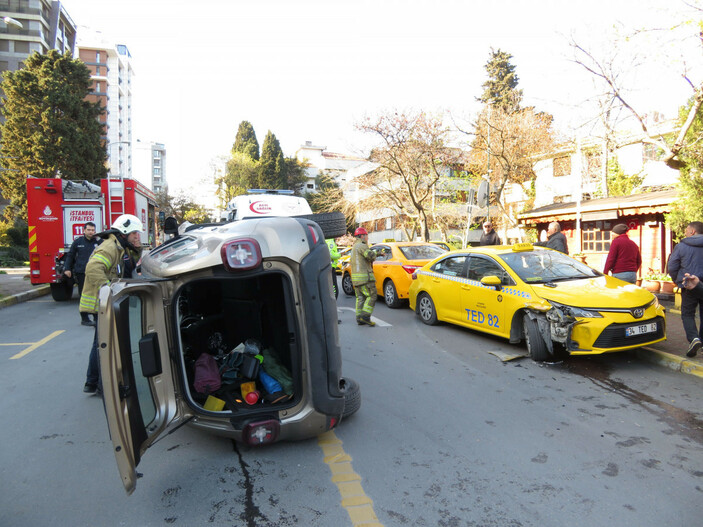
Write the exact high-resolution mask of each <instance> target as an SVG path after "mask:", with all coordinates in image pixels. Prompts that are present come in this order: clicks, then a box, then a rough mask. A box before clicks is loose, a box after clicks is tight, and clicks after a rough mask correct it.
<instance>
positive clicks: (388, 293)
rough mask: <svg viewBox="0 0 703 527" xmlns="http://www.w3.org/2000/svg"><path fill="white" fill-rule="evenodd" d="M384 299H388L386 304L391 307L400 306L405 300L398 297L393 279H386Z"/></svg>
mask: <svg viewBox="0 0 703 527" xmlns="http://www.w3.org/2000/svg"><path fill="white" fill-rule="evenodd" d="M383 299H384V300H385V301H386V305H387V306H388V307H390V308H391V309H397V308H399V307H400V306H401V305H402V303H403V301H402V300H401V299H400V298H398V291H397V290H396V288H395V284H394V283H393V280H386V282H385V283H384V284H383Z"/></svg>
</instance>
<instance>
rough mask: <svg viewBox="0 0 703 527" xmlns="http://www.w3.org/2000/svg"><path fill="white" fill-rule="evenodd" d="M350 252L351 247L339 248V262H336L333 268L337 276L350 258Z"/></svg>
mask: <svg viewBox="0 0 703 527" xmlns="http://www.w3.org/2000/svg"><path fill="white" fill-rule="evenodd" d="M351 250H352V248H351V247H340V248H339V260H337V264H336V265H335V267H334V270H335V271H336V272H337V274H341V272H342V268H343V267H344V264H346V263H347V262H348V261H349V257H350V256H351Z"/></svg>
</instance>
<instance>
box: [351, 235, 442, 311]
mask: <svg viewBox="0 0 703 527" xmlns="http://www.w3.org/2000/svg"><path fill="white" fill-rule="evenodd" d="M371 250H372V251H375V252H376V260H375V261H374V263H373V274H374V277H375V278H376V291H377V293H378V295H379V296H382V297H383V299H384V300H385V302H386V305H387V306H388V307H391V308H397V307H400V306H401V305H403V303H404V300H406V299H407V298H408V288H409V287H410V283H411V282H412V278H411V276H412V274H413V272H415V270H417V269H419V268H420V267H422V266H423V265H425V264H426V263H427V262H429V261H430V260H432V259H433V258H436V257H437V256H439V255H442V254H444V253H446V252H447V251H446V250H444V249H442V248H441V247H438V246H437V245H435V244H433V243H425V242H387V243H378V244H376V245H373V246H371ZM342 290H343V291H344V292H345V293H346V294H347V295H349V296H353V295H354V286H353V285H352V281H351V266H350V264H349V262H347V263H346V264H345V266H344V267H343V268H342Z"/></svg>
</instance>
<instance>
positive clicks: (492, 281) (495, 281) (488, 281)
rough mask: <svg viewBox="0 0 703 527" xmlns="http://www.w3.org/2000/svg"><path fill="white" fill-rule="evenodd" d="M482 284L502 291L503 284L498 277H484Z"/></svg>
mask: <svg viewBox="0 0 703 527" xmlns="http://www.w3.org/2000/svg"><path fill="white" fill-rule="evenodd" d="M481 283H482V284H483V285H489V286H493V287H495V288H496V291H500V286H501V284H502V282H501V280H500V278H498V277H497V276H484V277H483V278H481Z"/></svg>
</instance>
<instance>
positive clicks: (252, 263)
mask: <svg viewBox="0 0 703 527" xmlns="http://www.w3.org/2000/svg"><path fill="white" fill-rule="evenodd" d="M220 255H221V256H222V263H223V264H225V269H227V270H228V271H247V270H249V269H254V268H255V267H258V266H259V265H260V264H261V248H260V247H259V242H257V241H256V240H254V239H252V238H240V239H238V240H230V241H228V242H225V243H223V244H222V249H221V250H220Z"/></svg>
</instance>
